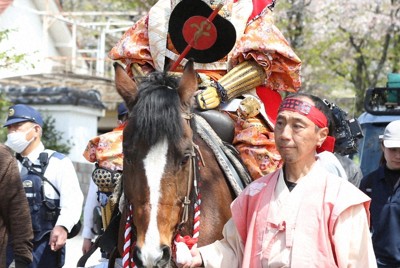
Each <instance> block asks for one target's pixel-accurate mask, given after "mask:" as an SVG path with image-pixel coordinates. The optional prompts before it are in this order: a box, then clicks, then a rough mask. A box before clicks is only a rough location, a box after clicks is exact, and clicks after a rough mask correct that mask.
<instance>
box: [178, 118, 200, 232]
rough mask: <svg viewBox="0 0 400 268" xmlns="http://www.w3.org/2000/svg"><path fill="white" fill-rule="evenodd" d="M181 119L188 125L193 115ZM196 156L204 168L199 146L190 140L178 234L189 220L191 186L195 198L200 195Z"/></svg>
mask: <svg viewBox="0 0 400 268" xmlns="http://www.w3.org/2000/svg"><path fill="white" fill-rule="evenodd" d="M182 117H183V119H185V120H186V122H187V123H188V124H190V120H191V119H192V118H193V113H183V114H182ZM197 156H199V157H200V161H201V163H202V165H203V167H204V166H205V164H204V159H203V156H202V154H201V151H200V149H199V146H198V145H197V144H195V143H194V142H193V140H192V149H191V153H190V159H189V165H190V169H189V175H188V177H187V189H186V195H185V197H184V198H183V201H182V206H183V212H182V219H181V222H180V223H179V224H178V228H177V229H178V232H179V231H180V230H181V228H182V226H183V225H184V224H185V223H186V222H187V221H188V219H189V205H190V204H191V201H190V193H191V191H192V186H194V190H195V193H196V196H197V197H198V196H199V193H200V191H199V187H198V180H199V178H198V173H197V165H196V160H197Z"/></svg>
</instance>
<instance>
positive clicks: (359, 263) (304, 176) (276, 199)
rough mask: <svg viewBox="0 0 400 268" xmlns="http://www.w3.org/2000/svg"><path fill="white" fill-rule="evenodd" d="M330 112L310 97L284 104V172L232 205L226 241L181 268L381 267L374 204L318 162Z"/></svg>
mask: <svg viewBox="0 0 400 268" xmlns="http://www.w3.org/2000/svg"><path fill="white" fill-rule="evenodd" d="M327 109H328V108H327V107H326V105H325V104H324V103H323V102H322V100H321V99H319V98H318V97H315V96H312V95H306V94H293V95H290V96H288V97H287V98H285V99H284V101H283V102H282V104H281V106H280V108H279V112H278V117H277V121H276V125H275V141H276V145H277V148H278V151H279V153H280V154H281V156H282V158H283V160H284V164H283V167H282V168H280V169H278V170H277V171H275V172H273V173H271V174H268V175H266V176H264V177H262V178H260V179H258V180H256V181H254V182H252V183H251V184H250V185H249V186H247V188H246V189H245V190H244V191H243V192H242V193H241V194H240V195H239V196H238V197H237V198H236V199H235V201H233V203H232V205H231V211H232V219H231V220H229V221H228V223H227V224H226V225H225V228H224V231H223V233H224V238H223V239H222V240H220V241H216V242H214V243H213V244H210V245H208V246H204V247H201V248H192V250H191V254H192V256H193V258H192V260H191V262H185V263H180V264H179V266H181V267H185V268H186V267H200V266H205V267H221V268H223V267H252V268H257V267H340V268H342V267H343V268H344V267H366V268H368V267H376V260H375V256H374V252H373V248H372V242H371V237H370V233H369V224H368V216H369V213H368V208H369V203H370V198H369V197H368V196H366V195H365V194H364V193H362V192H361V191H360V190H359V189H357V188H356V187H355V186H354V185H352V184H351V183H349V182H348V181H346V180H344V179H340V178H338V177H337V176H335V175H333V174H331V173H329V172H328V171H326V170H325V169H324V168H323V166H322V165H321V163H320V161H319V160H318V157H316V150H317V148H323V147H324V146H325V144H324V143H325V142H326V139H327V137H328V132H329V130H328V120H329V119H328V118H329V117H327Z"/></svg>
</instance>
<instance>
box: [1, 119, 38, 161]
mask: <svg viewBox="0 0 400 268" xmlns="http://www.w3.org/2000/svg"><path fill="white" fill-rule="evenodd" d="M34 128H35V127H34V126H33V127H31V128H30V129H28V130H27V131H25V132H18V131H17V132H13V133H10V134H8V135H7V141H6V142H5V145H7V146H8V147H10V148H11V149H12V150H13V151H15V152H16V153H19V154H20V153H22V152H23V151H24V150H25V149H26V147H28V145H29V144H30V143H31V142H32V141H33V139H34V137H32V139H31V140H29V141H27V140H26V135H27V134H28V133H29V132H31V130H32V129H34Z"/></svg>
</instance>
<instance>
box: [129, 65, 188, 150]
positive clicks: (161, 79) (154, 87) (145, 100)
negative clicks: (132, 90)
mask: <svg viewBox="0 0 400 268" xmlns="http://www.w3.org/2000/svg"><path fill="white" fill-rule="evenodd" d="M178 85H179V79H178V78H177V77H174V76H171V75H169V74H167V73H165V72H153V73H151V74H150V75H149V76H147V77H145V78H143V79H142V80H141V81H140V84H139V89H138V96H137V99H136V103H135V105H134V107H133V109H132V111H131V117H130V120H132V123H133V126H134V129H135V130H136V131H135V134H134V136H133V141H134V143H136V144H137V143H145V144H147V145H148V146H152V145H154V144H155V143H156V142H157V141H158V140H159V139H161V138H163V137H166V138H167V139H168V141H169V142H172V143H173V144H177V143H178V141H179V140H180V139H181V138H182V135H183V129H182V123H181V122H182V120H181V110H180V99H179V95H178V91H177V88H178Z"/></svg>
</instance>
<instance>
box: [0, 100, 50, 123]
mask: <svg viewBox="0 0 400 268" xmlns="http://www.w3.org/2000/svg"><path fill="white" fill-rule="evenodd" d="M25 121H29V122H33V123H36V124H38V125H39V126H41V127H42V126H43V119H42V117H41V115H40V113H39V112H38V111H37V110H35V109H34V108H32V107H30V106H28V105H25V104H16V105H13V106H11V107H10V108H8V117H7V120H6V123H5V124H4V126H3V127H7V126H9V125H12V124H15V123H20V122H25Z"/></svg>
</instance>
